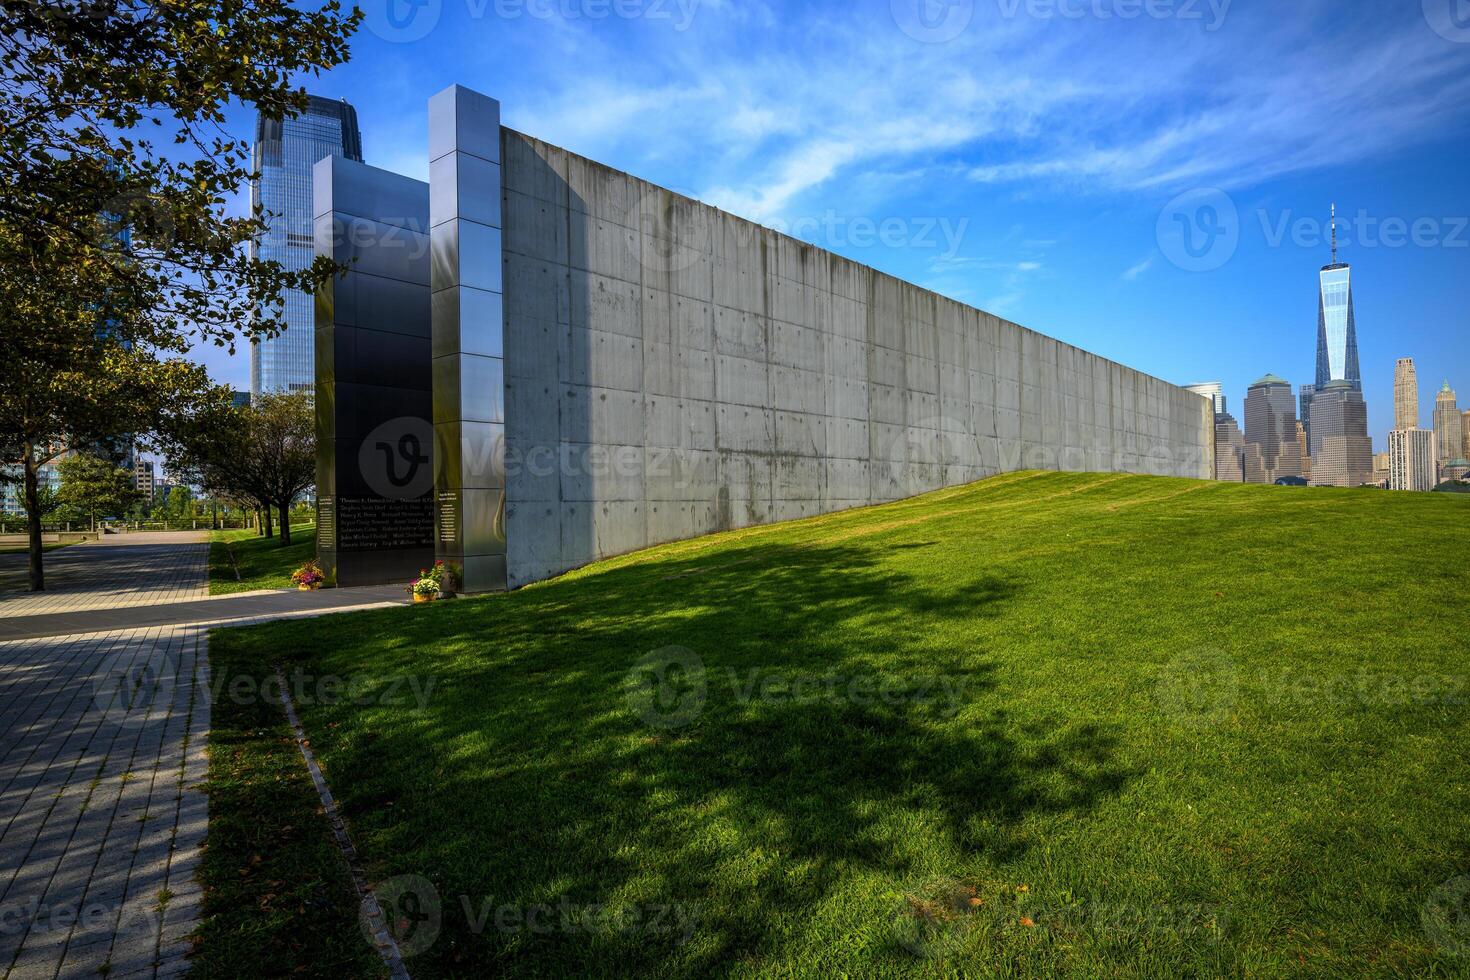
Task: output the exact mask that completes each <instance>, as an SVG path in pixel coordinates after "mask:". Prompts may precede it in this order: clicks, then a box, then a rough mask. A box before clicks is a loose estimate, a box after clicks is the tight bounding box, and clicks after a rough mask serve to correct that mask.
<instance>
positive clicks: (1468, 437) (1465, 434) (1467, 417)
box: [1460, 409, 1470, 459]
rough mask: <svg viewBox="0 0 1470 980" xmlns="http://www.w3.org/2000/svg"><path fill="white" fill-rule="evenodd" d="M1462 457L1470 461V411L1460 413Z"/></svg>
mask: <svg viewBox="0 0 1470 980" xmlns="http://www.w3.org/2000/svg"><path fill="white" fill-rule="evenodd" d="M1460 447H1461V448H1460V455H1461V456H1464V457H1465V458H1466V459H1470V409H1466V410H1465V411H1464V412H1461V413H1460Z"/></svg>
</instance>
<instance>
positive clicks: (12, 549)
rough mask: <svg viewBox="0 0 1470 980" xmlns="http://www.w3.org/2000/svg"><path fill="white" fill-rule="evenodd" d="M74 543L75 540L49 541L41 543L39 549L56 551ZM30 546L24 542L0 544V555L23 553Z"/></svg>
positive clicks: (28, 549)
mask: <svg viewBox="0 0 1470 980" xmlns="http://www.w3.org/2000/svg"><path fill="white" fill-rule="evenodd" d="M74 544H76V542H75V541H51V542H45V543H42V545H41V551H42V552H47V551H57V550H59V549H61V548H70V547H71V546H72V545H74ZM30 550H31V549H30V546H29V545H24V544H0V555H24V554H29V553H30Z"/></svg>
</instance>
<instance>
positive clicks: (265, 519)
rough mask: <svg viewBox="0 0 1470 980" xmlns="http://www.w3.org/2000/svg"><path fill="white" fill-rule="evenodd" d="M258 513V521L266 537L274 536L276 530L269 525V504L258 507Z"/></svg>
mask: <svg viewBox="0 0 1470 980" xmlns="http://www.w3.org/2000/svg"><path fill="white" fill-rule="evenodd" d="M260 514H261V522H260V527H261V530H262V531H263V532H264V534H265V536H266V537H268V538H273V537H275V536H276V532H275V531H274V530H273V529H272V527H271V507H270V504H266V505H265V506H264V507H262V508H260Z"/></svg>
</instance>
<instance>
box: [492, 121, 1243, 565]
mask: <svg viewBox="0 0 1470 980" xmlns="http://www.w3.org/2000/svg"><path fill="white" fill-rule="evenodd" d="M500 159H501V162H502V174H501V179H502V185H503V190H502V194H503V198H502V217H503V250H504V256H503V258H504V277H503V285H504V315H505V398H506V411H505V421H506V433H505V452H506V512H505V517H506V539H507V554H508V563H507V564H508V570H509V584H510V585H511V587H516V586H519V585H523V584H526V583H529V582H533V581H536V580H538V579H541V578H545V577H547V576H550V575H553V574H556V573H559V572H562V571H565V570H568V569H571V568H575V567H577V566H580V565H583V564H586V563H588V562H590V561H593V560H595V559H597V558H601V557H605V556H609V555H615V554H619V553H623V552H627V551H632V550H635V549H638V548H642V547H646V546H649V545H653V544H657V543H660V542H665V541H672V540H676V539H681V538H688V537H692V536H696V535H701V534H706V533H709V532H712V531H719V530H723V529H728V528H738V527H743V526H747V525H752V524H761V523H765V522H770V521H781V520H788V519H792V518H799V517H807V516H811V515H815V514H821V513H826V512H830V511H835V510H841V509H843V508H848V507H856V506H860V505H864V504H872V503H877V502H881V501H887V500H895V499H898V498H902V497H907V496H911V495H914V494H919V493H923V492H926V491H929V490H934V489H938V488H941V487H946V486H953V485H956V484H962V483H966V482H970V481H973V480H978V479H981V478H984V477H987V476H991V475H993V474H996V473H1000V472H1004V471H1009V470H1015V469H1025V468H1042V469H1056V470H1073V471H1119V472H1132V473H1167V474H1173V475H1179V476H1188V477H1194V478H1198V479H1209V478H1211V477H1212V476H1213V472H1212V470H1213V442H1214V432H1213V427H1214V419H1213V411H1212V407H1211V405H1210V402H1209V401H1208V400H1207V399H1204V398H1201V397H1200V396H1199V395H1197V394H1194V393H1192V392H1189V391H1186V390H1185V389H1183V388H1179V387H1175V386H1173V385H1170V384H1167V383H1165V382H1163V381H1160V380H1158V379H1156V378H1152V377H1149V376H1147V375H1144V374H1141V373H1139V372H1137V371H1133V370H1130V369H1129V368H1126V367H1123V366H1122V365H1119V364H1116V363H1113V362H1111V361H1108V360H1105V359H1103V358H1100V357H1097V356H1095V355H1093V354H1089V353H1087V352H1086V351H1083V350H1079V349H1077V348H1075V347H1071V346H1069V345H1067V344H1064V343H1060V342H1059V341H1056V340H1053V339H1052V338H1049V337H1045V336H1043V335H1041V334H1038V333H1035V332H1033V331H1031V330H1027V329H1026V328H1024V327H1021V326H1018V325H1017V324H1014V323H1011V322H1009V321H1007V320H1003V319H1001V318H999V317H996V316H994V315H992V314H989V313H984V312H982V311H980V310H976V309H972V308H970V307H967V306H964V305H962V304H960V303H957V302H954V301H953V300H949V299H946V298H944V297H942V296H938V295H936V294H934V293H931V292H927V291H925V290H922V289H919V288H918V287H916V286H913V285H910V284H908V283H905V282H902V281H900V280H898V279H895V278H893V277H892V276H888V275H884V274H883V273H880V272H876V271H874V270H872V269H869V268H867V267H865V266H862V265H859V264H857V263H855V262H851V261H848V260H846V259H843V258H840V257H838V256H836V255H832V254H830V253H828V252H824V251H822V250H821V249H818V248H815V247H813V246H810V245H807V244H804V243H802V242H799V241H796V240H794V239H792V238H789V237H787V236H784V235H781V234H778V233H776V232H773V231H770V230H768V229H764V228H761V227H759V226H757V225H754V224H752V223H750V222H747V221H744V220H741V219H739V218H736V217H733V216H731V215H728V214H725V213H722V212H720V211H718V210H716V209H715V208H712V207H708V206H706V205H703V204H700V203H699V202H696V201H692V200H689V199H687V198H683V197H680V196H678V195H675V194H672V193H670V192H668V191H665V190H662V189H660V188H658V187H655V186H654V185H651V184H647V183H645V182H643V181H641V180H638V179H636V178H634V177H630V176H629V175H627V174H624V173H620V172H618V171H615V170H612V169H610V168H608V167H605V166H602V165H600V164H597V163H594V162H592V161H590V160H586V159H584V158H582V157H578V156H576V155H574V154H571V153H568V152H566V151H564V150H561V149H558V148H556V147H553V146H550V145H547V144H545V143H542V142H540V141H537V140H535V139H532V138H530V137H527V136H524V135H521V134H519V133H516V132H513V131H511V130H508V129H503V130H502V131H501V153H500Z"/></svg>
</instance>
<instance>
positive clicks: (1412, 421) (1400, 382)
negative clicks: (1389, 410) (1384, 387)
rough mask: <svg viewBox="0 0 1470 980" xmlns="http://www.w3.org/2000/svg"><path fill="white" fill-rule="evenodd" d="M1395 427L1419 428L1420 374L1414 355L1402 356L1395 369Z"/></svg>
mask: <svg viewBox="0 0 1470 980" xmlns="http://www.w3.org/2000/svg"><path fill="white" fill-rule="evenodd" d="M1393 427H1394V428H1395V429H1417V428H1419V375H1418V374H1417V372H1415V370H1414V359H1413V358H1412V357H1401V358H1399V360H1398V364H1396V365H1395V366H1394V369H1393Z"/></svg>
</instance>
